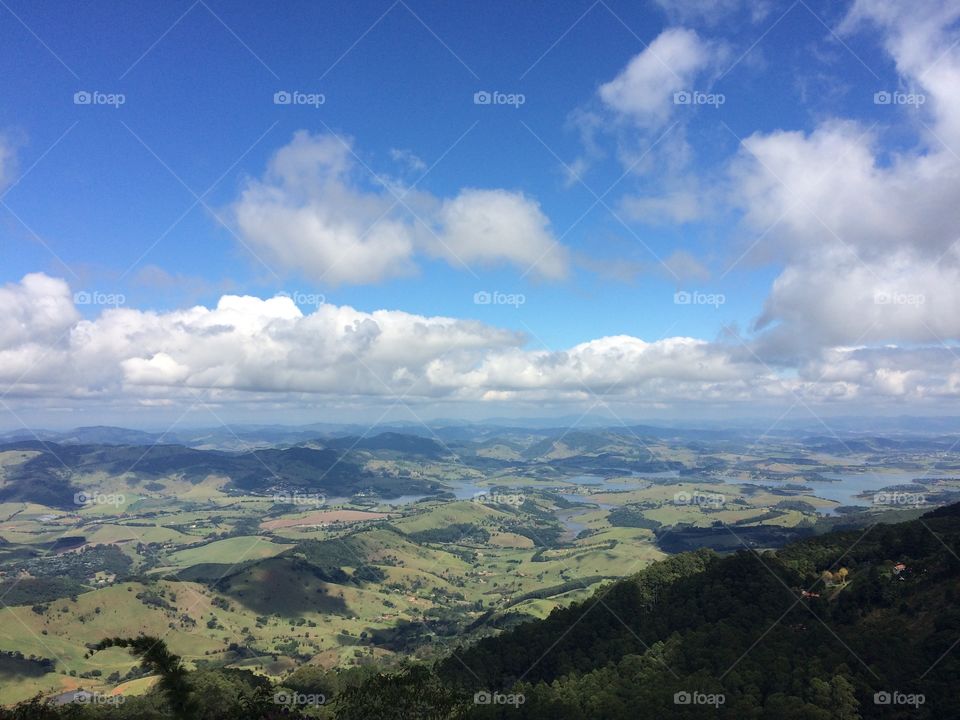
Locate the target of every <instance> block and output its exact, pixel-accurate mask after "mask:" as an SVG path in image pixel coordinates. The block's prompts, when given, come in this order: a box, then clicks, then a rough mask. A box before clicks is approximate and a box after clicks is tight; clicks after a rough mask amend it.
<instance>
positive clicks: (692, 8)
mask: <svg viewBox="0 0 960 720" xmlns="http://www.w3.org/2000/svg"><path fill="white" fill-rule="evenodd" d="M654 2H656V4H657V5H659V6H660V7H661V8H662V9H663V11H664V12H665V13H666V14H667V17H669V18H671V19H673V20H678V21H680V22H702V23H704V24H707V25H719V24H721V23H730V22H731V21H732V17H731V16H736V15H739V14H740V13H741V12H743V11H747V13H748V16H749V19H750V20H751V21H752V22H759V21H761V20H763V19H764V18H765V17H766V16H767V15H768V14H769V12H770V10H771V3H770V2H769V1H768V0H747V1H746V2H745V1H744V0H654Z"/></svg>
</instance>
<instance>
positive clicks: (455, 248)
mask: <svg viewBox="0 0 960 720" xmlns="http://www.w3.org/2000/svg"><path fill="white" fill-rule="evenodd" d="M437 218H438V222H439V225H440V235H439V237H440V242H439V243H438V244H437V245H436V246H435V248H434V250H435V251H436V252H437V253H438V254H440V255H443V256H445V257H446V258H447V260H448V261H449V262H451V263H452V264H456V263H457V262H458V261H463V262H465V263H467V264H468V265H472V264H473V263H480V264H484V263H488V262H497V261H504V262H509V263H513V264H515V265H516V266H517V267H520V268H523V270H532V271H533V272H535V273H536V274H539V275H541V276H544V277H548V278H562V277H563V276H564V275H566V272H567V265H568V259H567V252H566V249H565V248H564V247H563V246H562V245H560V244H559V243H557V242H556V241H555V240H554V238H553V236H552V235H551V233H550V230H549V223H550V221H549V220H548V219H547V216H546V215H544V214H543V212H542V211H541V210H540V206H539V205H538V204H537V203H536V202H534V201H533V200H530V199H529V198H527V197H525V196H524V195H522V194H520V193H512V192H507V191H505V190H474V189H467V190H463V191H462V192H461V193H460V194H459V195H457V197H455V198H454V199H452V200H447V201H445V202H444V203H443V205H442V207H441V208H440V211H439V213H438V215H437Z"/></svg>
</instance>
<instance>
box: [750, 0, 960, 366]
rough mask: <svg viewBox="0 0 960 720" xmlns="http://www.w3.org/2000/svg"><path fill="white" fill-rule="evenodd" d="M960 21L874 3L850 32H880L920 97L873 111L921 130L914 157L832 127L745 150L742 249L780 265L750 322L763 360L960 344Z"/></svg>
mask: <svg viewBox="0 0 960 720" xmlns="http://www.w3.org/2000/svg"><path fill="white" fill-rule="evenodd" d="M958 17H960V7H958V6H957V5H956V4H955V3H946V2H921V3H911V4H910V5H903V4H901V3H894V2H886V1H881V0H869V1H865V2H858V3H857V4H856V5H855V6H854V7H853V9H852V10H851V13H850V15H849V17H848V19H847V21H846V22H845V23H844V29H845V31H847V32H852V31H853V30H855V29H860V28H863V27H865V26H866V24H868V23H869V24H870V27H879V28H880V30H881V34H880V39H881V42H882V43H883V45H884V47H885V48H886V49H887V50H888V51H889V52H890V53H891V54H892V56H893V58H894V60H895V62H896V64H897V68H898V70H899V71H900V72H901V73H902V74H903V76H904V79H905V82H906V84H907V86H909V87H914V88H916V92H919V93H922V94H923V95H924V96H925V98H926V100H927V102H925V103H924V104H923V105H922V106H920V107H919V108H904V107H897V106H893V105H889V106H879V107H878V111H883V112H889V113H890V123H894V122H896V121H898V120H902V119H903V118H904V117H909V118H910V119H911V120H917V121H919V122H917V123H916V127H917V128H918V129H919V144H918V146H917V147H916V148H913V149H911V150H906V151H900V152H895V153H884V152H883V150H882V144H881V142H880V137H879V134H880V132H881V129H880V128H872V129H871V128H870V127H867V126H864V125H862V124H859V123H854V122H851V121H844V120H838V119H829V120H826V121H824V122H822V123H820V124H819V125H818V126H817V127H816V128H815V129H814V130H813V131H812V132H809V133H804V132H788V131H776V132H771V133H756V134H754V135H752V136H750V137H749V138H747V139H746V140H745V141H744V143H743V148H742V151H741V153H740V157H739V158H738V159H737V160H736V162H735V163H734V165H733V170H732V177H733V180H734V186H735V202H736V204H738V205H739V206H740V207H741V208H742V209H743V211H744V221H745V226H746V227H747V228H748V229H749V230H750V231H751V234H750V235H749V236H748V241H749V242H753V240H754V239H755V238H760V237H762V241H761V242H760V243H758V244H757V248H756V252H755V253H754V257H755V259H761V260H767V261H773V262H778V263H783V265H784V269H783V271H782V273H781V275H780V276H779V277H778V278H777V279H776V281H775V283H774V285H773V288H772V290H771V293H770V296H769V298H768V299H767V302H766V304H765V307H764V311H763V314H762V315H761V317H760V319H759V323H758V326H759V327H760V328H761V329H763V328H768V329H767V330H766V331H765V332H764V333H763V335H762V336H761V339H762V347H763V350H764V353H769V354H770V355H769V356H770V357H779V356H783V355H786V356H796V355H817V354H818V353H819V352H820V351H821V349H822V348H825V347H830V346H835V345H842V344H856V343H861V342H914V343H915V342H927V343H939V342H941V341H945V340H954V339H957V338H960V323H958V322H957V313H956V312H955V309H956V308H957V307H958V303H960V293H958V291H957V289H956V288H957V287H960V285H958V280H960V253H958V247H960V246H958V244H957V243H958V241H960V203H958V202H957V198H958V197H960V156H958V155H957V154H956V153H955V151H954V150H953V149H952V148H951V144H953V145H955V146H957V147H960V102H958V99H957V96H958V93H957V92H956V88H957V87H960V51H958V49H957V46H956V40H957V39H958V38H957V32H956V29H955V28H953V27H952V23H954V22H955V20H956V19H957V18H958ZM884 89H888V88H877V89H876V90H877V91H881V90H884ZM868 98H869V99H866V100H865V102H871V101H872V93H870V94H869V95H868ZM907 113H910V115H909V116H908V115H906V114H907ZM888 296H889V297H890V298H891V299H890V301H884V300H883V299H884V297H888ZM920 296H922V297H923V302H920V301H919V300H918V297H920ZM878 298H879V299H880V302H877V299H878ZM891 377H892V376H891ZM896 377H899V376H896Z"/></svg>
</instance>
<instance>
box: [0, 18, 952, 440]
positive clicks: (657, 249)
mask: <svg viewBox="0 0 960 720" xmlns="http://www.w3.org/2000/svg"><path fill="white" fill-rule="evenodd" d="M958 18H960V5H957V4H956V3H951V2H943V1H939V0H921V1H919V2H915V3H902V2H894V1H893V0H856V1H855V2H839V3H837V2H816V1H814V0H810V1H809V2H807V1H805V0H797V1H796V2H792V3H790V2H774V1H772V0H771V1H769V2H763V1H761V2H741V1H740V0H680V1H677V2H667V0H651V1H650V2H645V3H637V2H618V1H617V0H597V1H596V2H592V3H591V2H589V0H584V2H572V1H571V2H562V3H551V4H549V5H544V6H541V5H535V4H533V3H496V4H494V3H447V2H428V1H426V0H396V2H392V3H391V2H390V1H389V0H384V1H382V2H373V1H372V0H359V1H357V2H351V3H315V2H302V3H301V2H294V1H290V2H283V3H280V4H272V5H271V4H264V3H254V2H246V1H241V2H225V1H224V0H196V1H195V2H191V1H190V0H183V1H179V0H177V1H167V2H152V1H150V0H147V1H145V2H140V3H123V4H118V3H107V2H98V1H96V0H90V1H85V2H70V3H67V2H48V1H46V0H43V1H41V2H26V1H24V0H3V2H0V90H2V94H3V97H4V98H5V100H4V102H3V103H0V311H2V312H0V427H7V428H11V429H14V428H18V427H23V426H30V427H64V426H75V425H82V424H95V423H109V424H120V425H127V426H135V427H161V426H162V427H167V426H172V425H175V424H177V423H184V424H191V425H197V424H219V423H221V422H225V423H230V422H313V421H337V420H344V421H350V422H355V421H364V422H374V421H377V420H381V419H382V420H391V419H407V420H429V419H432V418H450V417H462V418H467V419H480V418H483V417H491V416H496V417H509V416H518V417H519V416H546V417H549V416H561V415H562V416H565V417H566V416H573V417H577V416H579V415H583V414H587V415H590V414H594V415H595V414H598V413H605V414H607V415H608V416H609V417H611V418H617V419H657V418H681V419H687V420H689V419H691V418H696V417H704V418H708V417H709V418H715V419H716V418H720V419H722V418H725V417H751V416H763V417H770V418H774V419H775V420H776V419H777V418H779V417H785V416H788V415H790V414H791V413H793V414H796V413H800V414H808V415H810V416H811V417H815V418H829V417H831V416H834V415H840V414H843V415H856V414H862V415H872V414H914V415H940V414H956V410H955V406H956V400H957V398H958V396H960V354H958V348H957V340H958V338H960V313H958V312H957V309H958V308H960V282H958V280H960V278H958V261H960V250H958V247H957V245H956V242H957V240H958V239H960V238H958V228H960V222H958V220H960V202H958V199H960V92H958V88H960V46H958V41H960V27H958Z"/></svg>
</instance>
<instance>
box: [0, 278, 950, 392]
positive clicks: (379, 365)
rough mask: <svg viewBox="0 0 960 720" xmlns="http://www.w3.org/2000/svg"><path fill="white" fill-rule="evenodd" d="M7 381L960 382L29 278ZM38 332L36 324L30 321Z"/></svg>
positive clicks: (183, 387) (287, 302)
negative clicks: (119, 293)
mask: <svg viewBox="0 0 960 720" xmlns="http://www.w3.org/2000/svg"><path fill="white" fill-rule="evenodd" d="M0 302H2V303H3V306H4V307H5V308H10V309H11V311H10V312H9V313H7V314H5V316H4V317H3V318H2V321H0V381H2V382H3V383H4V384H5V385H7V388H6V389H7V390H9V391H10V396H11V397H14V398H15V397H19V398H26V399H27V401H28V402H29V399H30V398H39V397H47V398H61V399H72V400H79V401H83V402H85V403H87V402H89V401H91V400H94V399H100V400H103V401H110V402H128V403H133V402H136V403H148V404H150V405H163V404H166V403H174V402H182V403H190V402H192V401H193V400H195V399H196V397H197V396H198V395H201V394H202V393H214V394H215V396H216V397H217V399H218V401H219V402H229V401H230V400H231V399H232V400H235V401H241V400H245V399H249V398H250V397H256V398H260V399H262V400H263V401H269V402H271V403H273V404H276V403H283V402H298V401H299V400H300V399H302V397H303V396H304V395H309V396H314V397H331V398H341V399H342V398H365V399H366V401H369V402H375V401H377V399H381V400H385V401H389V400H390V399H392V398H396V397H404V398H408V399H409V400H410V401H411V402H416V401H418V400H420V401H431V402H438V401H439V402H442V401H455V402H474V403H484V402H487V403H491V402H492V403H495V402H503V401H531V402H550V403H563V402H580V403H582V402H593V401H594V400H595V399H596V398H598V397H603V398H604V399H605V400H607V401H609V402H611V403H621V404H629V405H631V406H640V405H648V404H651V403H664V402H669V403H687V402H689V403H714V402H721V403H728V402H752V403H763V402H782V401H783V400H785V399H786V400H789V399H790V398H792V397H793V396H794V395H797V396H800V397H806V398H809V399H810V400H811V401H813V400H817V401H821V400H822V401H834V400H840V399H850V398H856V399H859V400H865V399H866V400H869V399H871V398H877V397H880V398H897V399H911V398H913V399H917V398H919V399H925V398H942V397H948V396H956V395H957V393H958V392H960V362H958V360H957V358H956V357H952V356H950V355H949V354H947V353H946V352H945V351H943V352H933V351H927V353H928V354H927V355H925V356H922V357H921V356H920V355H918V354H917V353H918V351H917V350H910V349H903V348H896V347H885V348H882V349H879V350H873V349H865V348H849V349H844V348H831V349H830V350H829V351H826V352H824V353H822V354H821V355H819V356H818V357H817V358H815V359H811V360H808V361H806V363H805V364H804V365H802V366H800V367H799V368H798V369H796V370H790V369H787V370H782V369H778V368H774V367H772V366H768V365H765V364H764V363H762V362H761V361H759V360H758V358H757V357H756V356H755V355H754V354H753V353H752V352H751V351H750V350H749V349H747V348H745V347H743V346H741V345H738V344H735V343H730V344H723V343H717V342H708V341H705V340H700V339H696V338H689V337H671V338H664V339H661V340H657V341H654V342H650V341H645V340H643V339H641V338H637V337H632V336H627V335H618V336H610V337H601V338H596V339H593V340H590V341H587V342H584V343H580V344H577V345H575V346H573V347H571V348H568V349H564V350H551V351H546V350H531V349H529V348H527V347H526V338H525V336H524V335H523V334H520V333H517V332H515V331H512V330H507V329H503V328H497V327H493V326H491V325H487V324H484V323H480V322H476V321H470V320H460V319H454V318H447V317H427V316H421V315H414V314H411V313H406V312H400V311H394V310H378V311H375V312H361V311H358V310H356V309H354V308H351V307H347V306H334V305H321V306H319V307H318V308H317V309H316V310H314V311H313V312H311V313H309V314H303V312H302V311H301V310H300V309H299V308H298V307H297V306H296V305H295V304H294V303H293V301H292V300H291V299H290V298H288V297H283V296H277V297H273V298H268V299H261V298H256V297H250V296H237V295H225V296H223V297H222V298H221V299H220V301H219V302H218V303H217V305H216V306H215V307H209V308H208V307H204V306H195V307H190V308H185V309H181V310H174V311H169V312H162V313H160V312H151V311H144V310H137V309H134V308H130V307H121V308H108V309H105V310H103V311H102V312H101V313H100V314H99V315H98V316H96V317H93V318H86V319H84V318H81V317H80V315H79V314H78V313H77V311H76V308H75V307H74V305H73V297H72V294H71V292H70V288H69V287H68V286H67V284H66V283H65V282H64V281H63V280H59V279H56V278H50V277H47V276H45V275H42V274H35V275H28V276H26V277H24V278H23V279H22V280H21V281H20V282H19V283H14V284H11V285H8V286H6V287H4V288H2V290H0ZM25 326H26V327H29V328H31V330H30V332H29V333H27V332H24V331H23V327H25Z"/></svg>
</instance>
